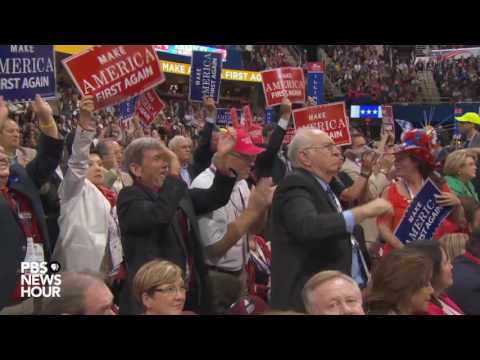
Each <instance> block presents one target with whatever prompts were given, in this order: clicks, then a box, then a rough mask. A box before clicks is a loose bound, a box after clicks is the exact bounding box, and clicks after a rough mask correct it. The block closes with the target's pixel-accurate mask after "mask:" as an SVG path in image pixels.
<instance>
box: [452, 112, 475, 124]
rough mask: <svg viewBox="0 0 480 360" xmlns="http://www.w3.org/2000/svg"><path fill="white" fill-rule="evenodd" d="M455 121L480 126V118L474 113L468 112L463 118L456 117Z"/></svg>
mask: <svg viewBox="0 0 480 360" xmlns="http://www.w3.org/2000/svg"><path fill="white" fill-rule="evenodd" d="M455 120H457V121H460V122H469V123H472V124H475V125H480V116H479V115H478V114H477V113H474V112H467V113H465V114H463V115H462V116H457V117H455Z"/></svg>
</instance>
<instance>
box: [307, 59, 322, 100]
mask: <svg viewBox="0 0 480 360" xmlns="http://www.w3.org/2000/svg"><path fill="white" fill-rule="evenodd" d="M307 66H308V67H307V68H308V74H307V96H310V97H312V98H313V99H314V100H315V102H316V103H317V105H320V104H324V103H325V91H324V84H323V82H324V80H323V76H324V75H323V73H324V65H323V63H322V62H313V63H308V64H307Z"/></svg>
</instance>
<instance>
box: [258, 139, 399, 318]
mask: <svg viewBox="0 0 480 360" xmlns="http://www.w3.org/2000/svg"><path fill="white" fill-rule="evenodd" d="M288 155H289V158H290V160H291V161H292V164H293V166H294V167H295V170H294V171H293V172H292V173H290V174H289V175H287V177H285V178H284V179H283V181H281V182H280V184H279V186H278V188H277V191H276V193H275V196H274V199H273V204H272V209H271V214H270V215H271V216H270V222H269V230H268V232H267V239H268V240H270V241H271V243H272V293H271V305H272V307H274V308H278V309H284V310H287V309H289V310H295V311H305V309H304V306H303V303H302V298H301V292H302V288H303V287H304V285H305V283H306V282H307V280H308V279H309V278H310V277H311V276H313V275H314V274H316V273H318V272H320V271H323V270H337V271H341V272H343V273H345V274H347V275H350V276H352V277H353V279H354V280H355V281H356V282H357V283H358V284H359V285H363V286H365V285H366V283H367V281H368V276H369V274H368V270H367V266H366V263H365V259H364V257H363V256H362V253H361V251H359V245H358V241H357V239H356V237H355V231H354V229H355V225H356V224H358V223H360V222H361V221H362V220H364V219H366V218H370V217H375V216H378V215H381V214H383V213H385V212H389V211H390V212H391V211H392V207H391V205H390V203H388V202H387V201H384V200H383V199H376V200H374V201H372V202H370V203H368V204H366V205H363V206H360V207H356V208H354V209H352V210H347V211H343V210H342V208H341V205H340V202H339V200H338V198H337V197H336V196H335V194H334V193H333V191H332V189H331V188H330V186H329V185H328V184H329V183H330V181H331V180H332V178H333V176H335V175H336V174H337V172H338V170H339V168H340V162H341V153H340V150H339V149H338V148H337V147H336V145H335V143H334V142H333V140H332V139H330V137H329V136H328V135H327V134H326V133H324V132H323V131H321V130H318V129H300V130H298V131H297V134H296V135H295V137H294V138H293V140H292V142H291V143H290V145H289V152H288Z"/></svg>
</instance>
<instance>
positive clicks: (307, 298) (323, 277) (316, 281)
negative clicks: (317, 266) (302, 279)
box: [302, 270, 360, 314]
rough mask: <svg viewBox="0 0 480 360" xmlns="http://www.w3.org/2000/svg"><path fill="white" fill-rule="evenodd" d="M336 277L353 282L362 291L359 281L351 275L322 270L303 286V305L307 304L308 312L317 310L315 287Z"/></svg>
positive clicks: (311, 312)
mask: <svg viewBox="0 0 480 360" xmlns="http://www.w3.org/2000/svg"><path fill="white" fill-rule="evenodd" d="M334 279H342V280H345V281H347V282H349V283H351V284H352V285H354V286H355V287H356V288H358V291H359V292H360V288H359V287H358V285H357V283H356V282H355V280H353V279H352V278H351V277H350V276H348V275H345V274H343V273H341V272H340V271H334V270H327V271H321V272H319V273H317V274H315V275H313V276H312V277H311V278H310V279H309V280H308V281H307V282H306V284H305V286H304V287H303V290H302V299H303V305H304V306H305V310H307V313H309V314H313V313H314V312H315V305H314V303H313V299H312V293H313V292H314V291H315V289H317V288H318V287H319V286H320V285H322V284H325V283H326V282H328V281H331V280H334Z"/></svg>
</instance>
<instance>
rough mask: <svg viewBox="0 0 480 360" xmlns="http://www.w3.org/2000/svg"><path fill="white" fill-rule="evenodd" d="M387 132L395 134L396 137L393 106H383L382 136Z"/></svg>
mask: <svg viewBox="0 0 480 360" xmlns="http://www.w3.org/2000/svg"><path fill="white" fill-rule="evenodd" d="M386 131H391V132H393V136H395V123H394V120H393V108H392V106H390V105H388V106H386V105H383V106H382V130H381V132H382V134H383V133H385V132H386Z"/></svg>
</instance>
